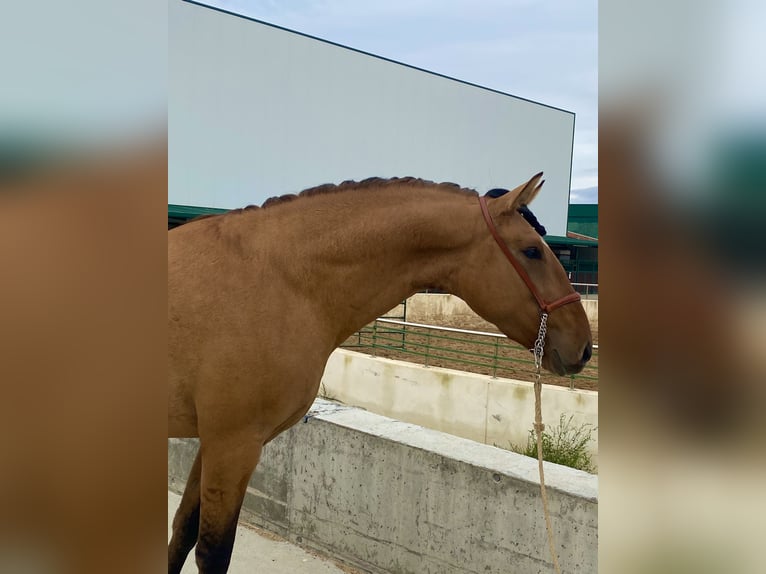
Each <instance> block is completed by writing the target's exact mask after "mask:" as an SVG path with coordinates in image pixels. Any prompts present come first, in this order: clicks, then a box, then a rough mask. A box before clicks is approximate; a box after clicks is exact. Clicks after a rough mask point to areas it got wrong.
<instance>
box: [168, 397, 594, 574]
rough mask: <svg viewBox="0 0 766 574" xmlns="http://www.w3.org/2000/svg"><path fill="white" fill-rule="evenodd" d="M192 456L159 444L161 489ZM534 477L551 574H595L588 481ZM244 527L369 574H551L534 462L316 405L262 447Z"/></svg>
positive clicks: (551, 468) (189, 443) (570, 475)
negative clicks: (544, 492) (551, 534)
mask: <svg viewBox="0 0 766 574" xmlns="http://www.w3.org/2000/svg"><path fill="white" fill-rule="evenodd" d="M196 448H197V446H196V441H194V440H190V439H171V440H169V442H168V481H169V484H170V486H171V488H174V489H179V488H181V486H182V483H183V481H184V480H185V478H186V475H187V473H188V470H189V468H191V464H192V461H193V459H194V454H195V451H196ZM545 472H546V483H547V484H548V492H549V502H550V506H551V514H552V521H553V527H554V531H555V535H556V540H557V545H558V552H559V560H560V563H561V566H562V570H563V572H571V573H574V572H595V571H596V570H597V541H598V533H597V521H598V516H597V512H598V502H597V498H598V478H597V477H596V476H593V475H590V474H587V473H584V472H580V471H576V470H572V469H569V468H566V467H561V466H558V465H553V464H548V463H546V465H545ZM243 519H245V520H248V521H251V522H253V523H254V524H257V525H259V526H262V527H265V528H269V529H271V530H274V531H276V532H277V533H279V534H281V535H282V536H285V537H286V538H288V539H290V540H293V541H295V542H298V543H300V544H303V545H305V546H309V547H313V548H316V549H317V550H319V551H321V552H324V553H326V554H330V555H332V556H334V557H335V558H337V559H341V560H343V561H346V562H348V563H349V564H353V565H355V566H357V567H360V568H363V569H365V570H368V571H369V572H375V573H382V572H387V573H392V574H410V573H411V574H458V573H475V574H486V573H507V572H513V573H516V574H526V573H529V574H532V573H535V574H537V573H539V572H552V571H553V570H552V565H551V563H550V558H549V556H548V550H547V548H548V547H547V540H546V533H545V522H544V519H543V515H542V505H541V502H540V495H539V485H538V482H537V463H536V461H535V460H533V459H530V458H527V457H523V456H520V455H517V454H515V453H511V452H507V451H503V450H501V449H497V448H494V447H491V446H487V445H483V444H479V443H475V442H473V441H470V440H467V439H462V438H458V437H454V436H450V435H447V434H444V433H440V432H438V431H433V430H428V429H423V428H421V427H418V426H417V425H414V424H409V423H402V422H399V421H395V420H392V419H389V418H386V417H382V416H379V415H375V414H372V413H368V412H365V411H362V410H360V409H356V408H351V407H345V406H340V405H337V404H335V403H330V402H327V401H323V400H319V399H318V400H317V401H316V403H315V404H314V407H313V408H312V411H311V413H310V416H309V418H308V420H307V422H305V423H298V424H297V425H295V426H294V427H293V428H292V429H290V430H289V431H287V432H286V433H283V434H282V435H280V436H279V437H277V439H275V440H274V441H273V442H272V443H270V444H269V445H267V446H266V448H265V449H264V452H263V457H262V459H261V463H260V464H259V466H258V469H257V471H256V472H255V474H254V475H253V478H252V479H251V481H250V484H249V487H248V492H247V495H246V499H245V504H244V512H243ZM235 552H236V548H235Z"/></svg>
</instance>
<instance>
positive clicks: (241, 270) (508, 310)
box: [168, 174, 591, 574]
mask: <svg viewBox="0 0 766 574" xmlns="http://www.w3.org/2000/svg"><path fill="white" fill-rule="evenodd" d="M541 176H542V174H538V175H536V176H535V177H533V178H532V179H531V180H530V181H529V182H527V183H526V184H524V185H521V186H519V187H517V188H516V189H514V190H512V191H510V192H507V193H505V194H502V195H500V196H499V197H491V198H485V199H484V200H483V203H485V205H480V201H479V198H478V196H477V194H476V192H474V191H471V190H466V189H460V188H459V187H458V186H456V185H454V184H444V183H441V184H435V183H432V182H427V181H423V180H418V179H412V178H405V179H397V178H395V179H390V180H384V179H377V178H375V179H369V180H365V181H362V182H359V183H356V182H344V183H342V184H340V185H337V186H335V185H324V186H320V187H318V188H313V189H310V190H306V191H304V192H302V193H301V194H300V195H299V196H297V197H296V196H285V197H282V198H278V199H274V200H269V201H267V202H266V203H265V204H264V207H263V208H245V209H241V210H235V211H232V212H228V213H226V214H223V215H217V216H212V217H205V218H200V219H199V220H195V221H193V222H190V223H188V224H186V225H184V226H181V227H179V228H178V229H176V230H174V231H172V232H171V233H170V234H169V237H168V320H169V340H168V354H169V403H168V409H169V412H168V416H169V436H172V437H197V436H198V437H199V438H200V450H199V453H198V454H197V458H196V460H195V462H194V465H193V467H192V470H191V473H190V476H189V479H188V481H187V484H186V489H185V491H184V494H183V498H182V501H181V504H180V507H179V509H178V511H177V513H176V516H175V519H174V520H173V536H172V539H171V541H170V544H169V547H168V558H169V563H168V571H169V572H180V570H181V567H182V565H183V563H184V561H185V559H186V556H187V554H188V553H189V551H190V550H191V548H192V547H193V546H194V545H195V543H196V545H197V548H196V558H197V565H198V567H199V570H200V572H203V573H206V574H208V573H213V572H226V570H227V569H228V565H229V561H230V559H231V551H232V546H233V544H234V534H235V530H236V524H237V519H238V516H239V511H240V506H241V504H242V500H243V497H244V494H245V489H246V486H247V483H248V481H249V479H250V476H251V474H252V472H253V470H254V469H255V467H256V464H257V463H258V459H259V457H260V454H261V449H262V447H263V445H264V444H266V443H267V442H269V441H270V440H271V439H273V438H274V437H275V436H277V435H278V434H279V433H281V432H282V431H284V430H285V429H287V428H289V427H290V426H292V425H293V424H295V423H296V422H297V421H298V420H300V418H301V417H302V416H303V415H304V414H305V413H306V412H307V411H308V409H309V407H310V406H311V404H312V402H313V401H314V398H315V397H316V394H317V391H318V388H319V383H320V378H321V376H322V372H323V369H324V366H325V363H326V361H327V359H328V357H329V355H330V353H331V352H332V351H333V349H335V348H336V347H338V346H339V345H340V344H341V343H342V342H343V341H344V340H345V339H346V338H347V337H349V336H350V335H351V334H353V333H354V332H355V331H357V330H358V329H359V328H361V327H362V326H364V325H365V324H367V323H369V322H370V321H372V320H373V319H375V318H376V317H378V316H380V315H381V314H383V313H385V312H386V311H388V310H389V309H391V308H393V307H394V306H396V305H397V304H398V303H399V302H400V301H402V299H404V298H406V297H407V296H409V295H411V294H413V293H415V292H417V291H419V290H421V289H424V288H428V287H431V288H434V287H438V288H439V289H442V290H444V291H447V292H449V293H453V294H455V295H457V296H459V297H461V298H463V299H464V300H465V301H466V302H467V303H468V304H469V305H470V306H471V307H472V308H473V309H474V310H475V311H476V312H477V313H478V314H479V315H481V316H482V317H483V318H485V319H486V320H488V321H491V322H492V323H494V324H495V325H497V327H498V328H499V329H500V330H501V331H503V333H505V334H506V335H507V336H508V337H510V338H511V339H513V340H515V341H518V342H519V343H521V344H524V345H526V346H527V347H531V346H532V344H533V343H534V341H535V339H536V337H537V335H538V326H539V325H540V317H541V306H542V303H539V301H541V300H548V301H551V300H554V299H557V300H559V301H560V300H561V299H560V298H562V296H564V299H566V302H571V301H572V300H574V299H576V297H572V296H571V294H572V291H573V290H572V287H571V285H570V283H569V280H568V279H567V275H566V273H565V272H564V270H563V268H562V267H561V265H560V263H559V262H558V260H557V259H556V257H555V255H554V254H553V253H552V252H551V250H550V249H549V248H548V246H547V245H546V243H545V242H544V241H543V239H542V238H541V236H540V234H539V233H538V232H536V231H535V229H534V228H533V226H532V225H530V224H529V223H528V219H529V218H528V217H527V218H526V219H527V220H525V217H523V216H522V212H520V211H519V209H520V208H521V207H522V206H523V205H526V204H529V203H530V202H531V201H532V199H533V198H534V196H535V195H536V194H537V192H538V191H539V189H540V187H541V185H542V183H541V181H540V180H541ZM493 195H497V193H495V194H493ZM483 211H484V212H485V213H484V215H483ZM522 211H523V212H524V213H525V214H529V212H528V210H522ZM488 226H489V227H490V229H488ZM491 231H492V232H491ZM493 233H494V234H495V237H493ZM498 243H501V244H504V245H505V246H506V247H505V249H503V248H502V245H501V248H498ZM504 251H507V252H508V253H507V254H504ZM509 254H510V257H513V258H515V262H513V263H514V264H513V265H511V264H510V263H509ZM514 267H517V268H521V269H522V272H524V271H525V272H526V275H527V278H526V280H523V279H522V278H521V275H520V272H519V271H517V269H515V268H514ZM525 281H526V283H525ZM530 284H531V285H532V286H533V288H534V289H536V292H533V290H531V287H530V286H528V285H530ZM554 306H557V305H555V304H554ZM590 348H591V335H590V328H589V326H588V320H587V317H586V316H585V312H584V310H583V308H582V305H580V304H579V303H576V304H572V305H565V306H558V308H557V309H556V310H555V311H553V312H552V313H551V316H550V319H549V321H548V336H547V339H546V342H545V355H544V362H543V366H544V367H545V368H547V369H549V370H551V371H554V372H556V373H559V374H562V375H563V374H567V373H575V372H578V371H580V370H581V369H582V367H583V365H584V364H585V362H586V361H587V360H588V358H589V357H590Z"/></svg>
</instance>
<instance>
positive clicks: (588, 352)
mask: <svg viewBox="0 0 766 574" xmlns="http://www.w3.org/2000/svg"><path fill="white" fill-rule="evenodd" d="M592 356H593V347H592V346H591V344H590V341H588V344H587V345H585V350H584V351H583V352H582V362H583V363H587V362H588V361H590V358H591V357H592Z"/></svg>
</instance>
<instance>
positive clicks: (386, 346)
mask: <svg viewBox="0 0 766 574" xmlns="http://www.w3.org/2000/svg"><path fill="white" fill-rule="evenodd" d="M342 347H345V348H356V349H360V350H362V349H364V350H366V351H368V352H370V353H371V354H372V355H373V356H377V355H378V354H379V352H378V351H385V353H383V354H386V355H387V356H390V357H391V358H399V359H402V360H410V357H412V358H417V362H421V363H422V364H424V365H426V366H446V367H449V368H457V369H462V370H467V371H474V372H481V373H484V374H490V375H492V376H504V377H507V378H527V377H528V378H529V379H530V380H531V379H532V378H533V376H534V360H533V358H532V356H531V355H530V356H529V357H527V356H526V355H527V353H528V349H525V348H524V347H523V346H521V345H519V344H518V343H515V342H513V341H511V340H510V339H508V337H506V336H505V335H503V334H501V333H490V332H486V331H473V330H467V329H457V328H454V327H442V326H438V325H425V324H423V323H412V322H409V321H399V320H395V319H384V318H380V319H377V320H375V321H374V322H373V323H372V324H370V325H368V326H366V327H364V328H362V329H360V330H359V331H358V332H357V333H355V334H354V335H353V336H352V337H350V338H349V339H348V340H347V341H346V342H345V343H344V344H343V345H342ZM597 357H598V345H594V358H596V359H597ZM596 363H597V361H596ZM466 367H469V368H466ZM575 379H582V380H584V381H596V380H598V366H597V365H596V366H595V367H594V366H593V365H592V363H591V365H588V366H586V369H585V370H584V371H583V372H582V373H579V374H577V375H573V376H572V377H571V378H570V388H573V387H574V381H575ZM591 384H592V383H591Z"/></svg>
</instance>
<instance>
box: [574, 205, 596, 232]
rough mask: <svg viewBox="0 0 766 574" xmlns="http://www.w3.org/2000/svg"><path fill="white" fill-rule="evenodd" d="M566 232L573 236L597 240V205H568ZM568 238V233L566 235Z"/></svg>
mask: <svg viewBox="0 0 766 574" xmlns="http://www.w3.org/2000/svg"><path fill="white" fill-rule="evenodd" d="M567 231H568V232H572V234H574V235H575V236H585V237H588V238H593V239H596V240H597V239H598V203H572V204H570V205H569V215H568V217H567ZM567 235H568V236H569V233H567Z"/></svg>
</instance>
